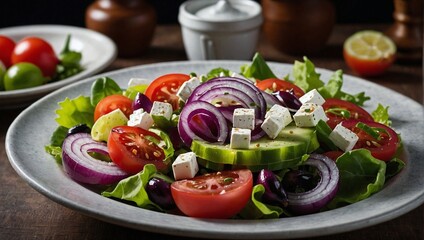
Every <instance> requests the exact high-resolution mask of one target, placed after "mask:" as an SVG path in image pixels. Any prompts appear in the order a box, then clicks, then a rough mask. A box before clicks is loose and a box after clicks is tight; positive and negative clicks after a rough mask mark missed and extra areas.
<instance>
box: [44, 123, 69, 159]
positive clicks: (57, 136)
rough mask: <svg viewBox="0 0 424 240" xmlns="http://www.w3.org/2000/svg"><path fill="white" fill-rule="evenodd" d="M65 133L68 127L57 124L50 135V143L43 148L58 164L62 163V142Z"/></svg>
mask: <svg viewBox="0 0 424 240" xmlns="http://www.w3.org/2000/svg"><path fill="white" fill-rule="evenodd" d="M67 134H68V128H66V127H63V126H59V127H58V128H56V130H55V131H54V132H53V135H52V136H51V137H50V145H47V146H45V147H44V150H45V151H46V152H47V153H48V154H50V155H52V156H53V157H54V159H55V160H56V162H57V163H58V164H62V144H63V140H64V139H65V137H66V135H67Z"/></svg>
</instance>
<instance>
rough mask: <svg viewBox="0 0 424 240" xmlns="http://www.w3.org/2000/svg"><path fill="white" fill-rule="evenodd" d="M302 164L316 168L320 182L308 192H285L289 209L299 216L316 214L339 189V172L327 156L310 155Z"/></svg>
mask: <svg viewBox="0 0 424 240" xmlns="http://www.w3.org/2000/svg"><path fill="white" fill-rule="evenodd" d="M304 164H305V165H310V166H314V167H316V168H317V169H318V171H319V174H320V176H321V180H320V181H319V182H318V184H317V186H316V187H315V188H314V189H312V190H310V191H307V192H303V193H294V192H287V198H288V200H289V209H290V210H291V211H293V212H294V213H296V214H299V215H304V214H310V213H315V212H318V211H319V210H320V209H321V208H322V207H324V206H325V205H327V204H328V203H329V202H330V201H331V200H332V199H333V198H334V196H335V195H336V193H337V190H338V187H339V170H338V168H337V166H336V163H335V162H334V161H333V160H331V159H330V158H328V157H327V156H325V155H322V154H311V155H310V157H309V159H308V160H307V161H306V162H305V163H304Z"/></svg>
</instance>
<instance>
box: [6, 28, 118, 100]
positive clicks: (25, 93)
mask: <svg viewBox="0 0 424 240" xmlns="http://www.w3.org/2000/svg"><path fill="white" fill-rule="evenodd" d="M0 34H2V35H5V36H8V37H10V38H12V39H13V40H14V41H19V40H21V39H22V38H24V37H27V36H35V37H40V38H43V39H44V40H46V41H47V42H49V43H50V44H51V45H52V47H53V49H54V50H55V52H56V54H59V53H60V51H61V50H62V48H63V45H64V44H65V39H66V36H67V34H71V35H72V38H71V42H70V48H71V49H72V50H75V51H80V52H81V53H82V60H81V65H82V66H83V67H84V70H83V71H82V72H80V73H78V74H76V75H74V76H71V77H69V78H66V79H63V80H61V81H57V82H52V83H47V84H44V85H41V86H37V87H32V88H27V89H20V90H12V91H0V108H15V107H22V106H27V105H29V104H31V103H33V102H34V101H35V100H37V99H39V98H40V97H42V96H44V95H46V94H47V93H49V92H52V91H54V90H56V89H58V88H61V87H63V86H67V85H69V84H71V83H73V82H76V81H78V80H80V79H83V78H87V77H89V76H92V75H94V74H96V73H98V72H100V71H101V70H103V69H105V68H106V67H107V66H109V64H110V63H112V61H113V60H115V58H116V54H117V49H116V46H115V44H114V43H113V42H112V40H111V39H110V38H108V37H106V36H105V35H103V34H100V33H98V32H95V31H92V30H89V29H86V28H80V27H73V26H63V25H29V26H19V27H10V28H3V29H0Z"/></svg>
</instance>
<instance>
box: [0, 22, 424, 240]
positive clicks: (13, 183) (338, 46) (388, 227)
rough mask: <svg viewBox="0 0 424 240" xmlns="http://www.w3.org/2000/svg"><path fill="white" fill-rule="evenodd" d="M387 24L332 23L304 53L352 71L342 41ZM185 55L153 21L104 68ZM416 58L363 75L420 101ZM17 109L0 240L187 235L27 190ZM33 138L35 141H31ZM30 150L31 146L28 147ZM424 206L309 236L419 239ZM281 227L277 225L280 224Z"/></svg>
mask: <svg viewBox="0 0 424 240" xmlns="http://www.w3.org/2000/svg"><path fill="white" fill-rule="evenodd" d="M387 27H388V26H387V25H337V26H336V27H335V29H334V31H333V34H332V36H331V38H330V40H329V42H328V44H327V46H326V48H325V49H324V50H323V51H322V52H321V53H320V54H319V55H316V56H308V57H309V58H310V59H311V60H312V61H313V62H314V63H315V65H316V66H317V67H320V68H327V69H331V70H337V69H342V70H343V71H344V73H345V74H351V75H355V74H354V73H353V72H352V71H351V70H349V69H348V67H347V66H346V64H345V63H344V61H343V58H342V44H343V41H344V40H345V39H346V38H347V37H348V36H349V35H350V34H352V33H354V32H356V31H358V30H363V29H376V30H381V31H384V30H386V29H387ZM258 51H259V52H260V53H261V54H262V55H263V56H264V58H265V59H266V60H268V61H276V62H283V63H293V61H294V60H297V59H298V60H300V59H301V56H287V55H285V54H282V53H279V52H277V51H276V50H274V49H273V48H272V47H271V46H269V45H268V44H267V42H266V40H264V39H262V40H261V42H260V45H259V46H258ZM179 60H187V58H186V55H185V52H184V46H183V43H182V38H181V32H180V28H179V26H178V25H164V26H158V28H157V29H156V34H155V38H154V40H153V43H152V46H151V48H150V49H149V51H148V52H147V53H146V54H145V55H143V56H140V57H137V58H132V59H120V58H118V59H116V61H114V62H113V63H112V65H111V66H109V67H108V69H106V71H110V70H116V69H120V68H125V67H129V66H134V65H140V64H147V63H155V62H165V61H179ZM422 73H423V72H422V63H421V62H419V63H396V64H395V65H393V66H392V67H391V68H390V69H389V71H388V72H387V73H386V74H385V75H384V76H381V77H378V78H372V79H371V78H370V79H368V80H370V81H374V82H376V83H379V84H381V85H383V86H386V87H388V88H391V89H393V90H395V91H398V92H400V93H401V94H404V95H406V96H408V97H410V98H412V99H414V100H415V101H417V102H419V103H422V100H423V86H422V80H423V79H422ZM21 111H22V109H12V110H0V116H1V117H0V184H1V187H0V203H1V204H0V239H5V240H6V239H175V240H176V239H187V238H183V237H176V236H167V235H159V234H154V233H149V232H141V231H137V230H133V229H129V228H125V227H121V226H118V225H113V224H109V223H106V222H103V221H99V220H97V219H93V218H91V217H87V216H85V215H82V214H81V213H79V212H76V211H73V210H71V209H68V208H66V207H64V206H61V205H60V204H57V203H55V202H53V201H52V200H50V199H48V198H46V197H45V196H43V195H42V194H40V193H38V192H37V191H35V190H34V189H32V188H31V187H30V186H29V185H28V184H27V183H26V182H25V181H24V180H22V179H21V178H20V177H19V176H18V175H17V173H16V172H15V171H14V170H13V168H12V167H11V165H10V163H9V161H8V158H7V155H6V151H5V136H6V132H7V129H8V127H9V125H10V124H11V123H12V121H13V120H14V119H15V117H16V116H17V115H18V114H19V113H20V112H21ZM34 141H35V140H34ZM28 151H31V149H28ZM423 218H424V205H421V206H420V207H418V208H416V209H414V210H412V211H410V212H408V213H406V214H404V215H402V216H400V217H398V218H396V219H393V220H391V221H388V222H384V223H381V224H378V225H375V226H370V227H368V228H364V229H361V230H357V231H352V232H347V233H342V234H337V235H331V236H323V237H318V238H312V239H343V240H348V239H384V240H388V239H420V240H422V239H424V232H423V229H424V221H423ZM282 227H283V226H282Z"/></svg>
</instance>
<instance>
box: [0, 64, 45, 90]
mask: <svg viewBox="0 0 424 240" xmlns="http://www.w3.org/2000/svg"><path fill="white" fill-rule="evenodd" d="M3 81H4V89H5V90H6V91H9V90H17V89H24V88H30V87H36V86H40V85H42V84H43V83H44V82H45V78H44V77H43V74H42V73H41V70H40V69H39V68H38V67H37V66H35V65H34V64H32V63H18V64H15V65H12V67H10V68H9V69H8V70H7V72H6V74H5V75H4V80H3Z"/></svg>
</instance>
